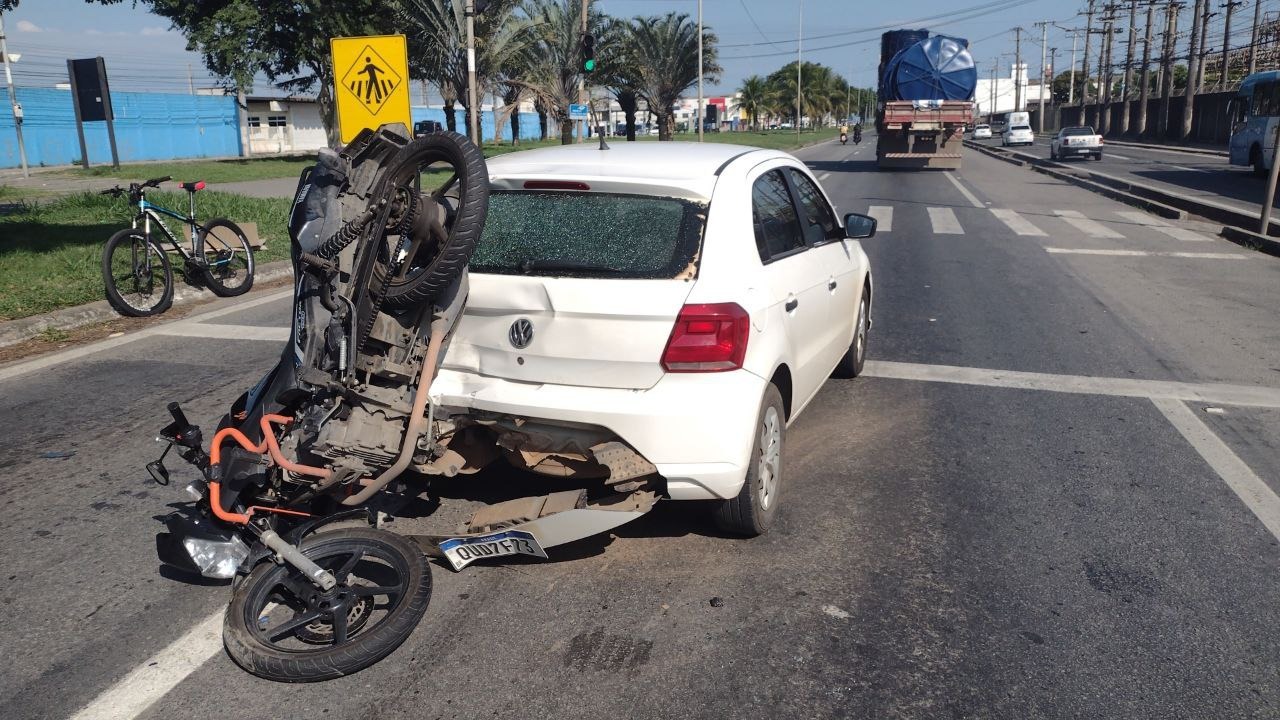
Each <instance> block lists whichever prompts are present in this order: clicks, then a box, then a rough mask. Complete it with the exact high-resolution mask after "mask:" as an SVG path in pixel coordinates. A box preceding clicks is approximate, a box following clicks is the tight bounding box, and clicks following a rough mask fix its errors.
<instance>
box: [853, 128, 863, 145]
mask: <svg viewBox="0 0 1280 720" xmlns="http://www.w3.org/2000/svg"><path fill="white" fill-rule="evenodd" d="M861 142H862V123H856V124H855V125H854V126H853V144H854V145H857V144H859V143H861Z"/></svg>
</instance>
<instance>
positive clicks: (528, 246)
mask: <svg viewBox="0 0 1280 720" xmlns="http://www.w3.org/2000/svg"><path fill="white" fill-rule="evenodd" d="M705 220H706V206H704V205H700V204H697V203H694V202H692V201H689V200H684V199H680V198H671V197H660V196H653V195H622V194H614V193H593V192H537V191H528V190H525V191H494V192H492V193H491V194H490V195H489V213H488V215H487V216H486V219H485V224H484V233H483V234H482V235H481V236H480V242H479V243H478V244H477V245H476V250H475V253H474V254H473V255H472V256H471V269H472V270H473V271H475V272H481V273H496V274H502V275H544V276H568V277H596V278H605V277H608V278H616V277H623V278H670V277H676V276H677V275H681V274H682V273H686V272H690V274H692V273H691V271H693V270H696V265H695V258H696V257H697V255H698V249H699V247H700V246H701V244H702V228H703V224H704V222H705Z"/></svg>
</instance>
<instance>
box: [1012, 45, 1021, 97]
mask: <svg viewBox="0 0 1280 720" xmlns="http://www.w3.org/2000/svg"><path fill="white" fill-rule="evenodd" d="M1013 110H1014V112H1022V28H1021V27H1016V28H1014V29H1013Z"/></svg>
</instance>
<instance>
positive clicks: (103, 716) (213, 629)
mask: <svg viewBox="0 0 1280 720" xmlns="http://www.w3.org/2000/svg"><path fill="white" fill-rule="evenodd" d="M222 614H223V611H222V610H219V611H218V612H216V613H214V614H212V615H210V616H209V617H207V618H205V619H204V620H202V621H201V622H200V624H199V625H196V626H195V627H193V628H191V630H189V631H187V634H185V635H183V636H182V637H180V638H178V639H177V640H174V641H173V642H172V643H170V644H169V646H168V647H166V648H165V649H163V650H161V651H160V652H158V653H156V654H155V655H152V656H151V657H150V658H149V659H147V660H146V661H144V662H143V663H142V664H141V665H139V666H138V667H136V668H134V669H133V671H132V672H130V673H129V674H128V675H125V676H124V678H122V679H121V680H120V681H119V682H117V683H116V684H115V685H112V686H111V687H110V688H109V689H107V691H106V692H104V693H102V694H101V695H99V696H98V697H96V698H94V700H93V702H91V703H89V704H88V705H86V706H85V707H84V708H83V709H81V710H80V712H78V713H76V714H75V715H73V716H71V720H125V719H127V718H135V717H137V716H139V715H141V714H142V713H143V712H145V711H146V709H147V708H149V707H151V705H152V704H154V703H155V701H157V700H159V699H160V698H162V697H164V695H165V693H167V692H169V691H170V690H172V689H173V688H174V687H176V686H177V685H178V683H180V682H182V681H183V680H184V679H185V678H186V677H187V676H188V675H190V674H191V673H193V672H195V671H196V669H197V668H199V667H200V666H201V665H202V664H204V662H205V661H206V660H208V659H209V658H211V657H213V656H214V655H216V654H218V652H219V651H220V650H222Z"/></svg>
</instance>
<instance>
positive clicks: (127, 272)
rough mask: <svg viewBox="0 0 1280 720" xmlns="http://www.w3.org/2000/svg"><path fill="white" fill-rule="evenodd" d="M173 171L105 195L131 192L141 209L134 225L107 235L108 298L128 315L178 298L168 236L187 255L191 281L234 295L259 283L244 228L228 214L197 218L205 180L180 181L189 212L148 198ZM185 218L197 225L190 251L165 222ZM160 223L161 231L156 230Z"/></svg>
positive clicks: (105, 271)
mask: <svg viewBox="0 0 1280 720" xmlns="http://www.w3.org/2000/svg"><path fill="white" fill-rule="evenodd" d="M172 179H173V178H171V177H168V176H166V177H162V178H153V179H151V180H147V181H146V182H142V183H130V184H129V187H128V188H127V189H126V188H122V187H119V186H117V187H114V188H111V189H110V190H103V191H102V194H103V195H113V196H116V197H120V196H123V195H126V194H127V195H128V197H129V204H130V205H136V206H137V209H138V212H137V214H136V215H135V216H134V218H133V224H132V226H131V227H127V228H125V229H123V230H121V231H120V232H118V233H116V234H115V235H112V236H111V239H110V240H107V246H106V247H105V248H104V249H103V251H102V280H103V283H104V284H105V285H106V289H107V302H109V303H111V307H113V308H115V309H116V311H117V312H119V313H120V314H122V315H130V316H133V317H147V316H150V315H158V314H159V313H162V312H164V311H165V310H168V309H169V306H170V305H172V304H173V267H172V266H171V264H170V262H169V257H168V254H167V253H166V252H165V250H164V248H163V247H162V246H161V244H160V241H161V239H167V240H168V241H169V244H170V245H171V246H173V249H174V250H175V251H176V252H177V253H178V255H179V256H181V257H182V273H183V275H184V276H185V277H186V279H187V282H190V283H193V284H203V285H204V286H205V287H207V288H209V289H210V290H211V291H213V293H214V294H215V295H218V296H220V297H234V296H236V295H243V294H244V293H246V292H248V291H249V288H251V287H253V250H252V249H251V248H250V247H249V239H248V238H246V237H245V234H244V231H243V230H241V229H240V227H239V226H237V225H236V224H235V223H233V222H231V221H230V220H228V219H226V218H215V219H213V220H210V221H208V222H207V223H203V224H202V223H199V222H197V221H196V192H197V191H200V190H203V189H204V182H203V181H200V182H191V183H178V187H180V188H182V189H183V190H186V191H187V195H188V198H189V200H190V210H189V212H188V213H187V214H186V215H182V214H181V213H177V212H174V211H173V210H169V209H168V208H164V207H161V206H159V205H156V204H154V203H149V202H147V196H146V195H147V188H158V187H160V183H162V182H166V181H168V180H172ZM163 215H167V216H169V217H171V218H174V219H176V220H179V221H181V222H182V223H183V224H185V225H187V226H188V227H189V228H190V230H191V249H190V252H188V251H187V249H186V248H184V247H183V246H182V244H181V243H180V242H179V241H178V238H177V237H176V236H175V235H174V234H173V233H172V232H170V231H169V228H168V227H166V226H165V224H164V221H163V220H162V219H161V216H163ZM155 228H159V233H154V232H153V230H154V229H155Z"/></svg>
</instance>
